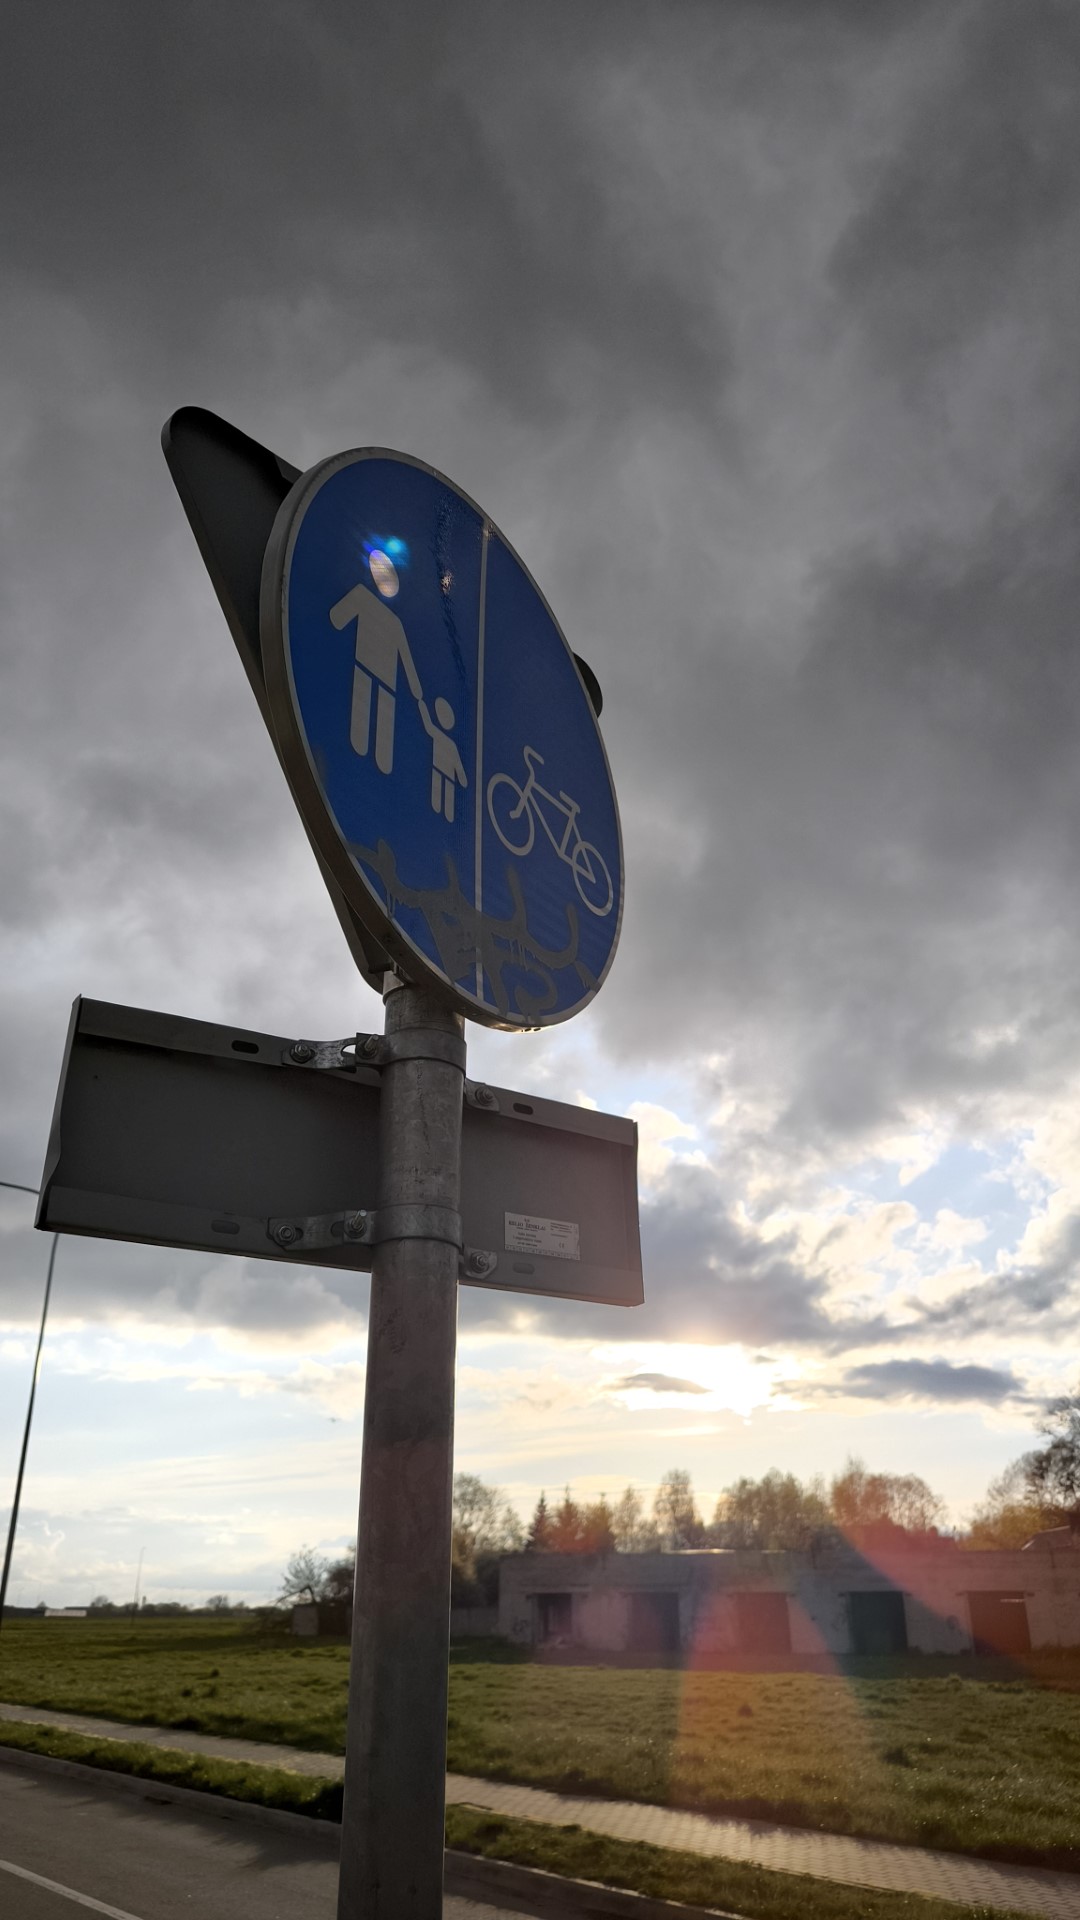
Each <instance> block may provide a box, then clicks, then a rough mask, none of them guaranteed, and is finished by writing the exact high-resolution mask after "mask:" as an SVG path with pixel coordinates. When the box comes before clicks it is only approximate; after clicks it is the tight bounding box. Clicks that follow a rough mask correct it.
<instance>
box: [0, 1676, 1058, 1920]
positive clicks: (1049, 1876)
mask: <svg viewBox="0 0 1080 1920" xmlns="http://www.w3.org/2000/svg"><path fill="white" fill-rule="evenodd" d="M0 1719H7V1720H24V1721H35V1722H37V1723H38V1724H39V1725H45V1726H51V1727H66V1728H69V1729H70V1730H71V1732H73V1733H86V1734H93V1735H96V1736H97V1737H98V1738H99V1739H105V1740H139V1741H143V1742H145V1743H146V1744H147V1745H149V1746H154V1747H172V1748H174V1749H178V1750H179V1751H181V1752H183V1753H205V1754H208V1755H213V1756H214V1757H215V1758H216V1759H219V1760H247V1761H249V1762H251V1764H252V1765H254V1766H260V1767H284V1768H286V1769H287V1770H288V1771H289V1772H290V1773H306V1774H312V1775H318V1776H319V1777H320V1778H322V1779H324V1780H325V1779H339V1778H340V1776H341V1774H342V1772H343V1770H344V1762H343V1760H342V1758H341V1755H340V1754H335V1753H307V1752H305V1751H304V1750H303V1749H302V1748H299V1747H284V1746H277V1745H271V1744H270V1743H269V1742H266V1741H259V1740H233V1739H225V1738H222V1737H220V1736H219V1735H215V1734H208V1733H185V1732H182V1731H180V1730H179V1729H178V1728H175V1727H141V1726H132V1725H131V1724H129V1723H128V1722H126V1721H121V1720H96V1719H90V1718H88V1716H87V1715H85V1714H81V1713H58V1712H56V1711H54V1710H53V1709H52V1708H48V1709H46V1708H43V1707H17V1706H8V1705H5V1704H3V1703H0ZM446 1797H447V1800H448V1801H449V1802H450V1803H451V1804H453V1805H456V1806H469V1807H479V1808H482V1809H483V1810H484V1811H485V1812H491V1813H502V1814H506V1815H508V1816H513V1817H515V1818H517V1819H522V1820H538V1821H542V1822H543V1823H544V1824H545V1825H547V1826H552V1827H564V1826H578V1827H584V1828H585V1829H586V1830H587V1831H588V1832H590V1833H604V1834H608V1835H610V1836H611V1837H612V1838H614V1839H618V1840H646V1841H649V1842H650V1843H651V1844H652V1845H653V1846H655V1847H674V1848H677V1849H679V1850H680V1851H682V1852H685V1853H697V1854H705V1855H708V1856H710V1857H712V1858H715V1859H723V1860H742V1861H746V1862H748V1863H750V1864H751V1865H753V1866H758V1867H771V1868H772V1869H773V1870H774V1871H776V1872H780V1873H803V1874H809V1875H810V1876H812V1877H813V1878H814V1879H818V1880H838V1881H842V1882H844V1883H845V1884H846V1885H848V1886H860V1887H881V1888H886V1889H889V1890H890V1891H892V1892H895V1893H924V1894H931V1895H935V1896H936V1897H937V1898H938V1899H940V1900H955V1901H957V1902H960V1903H963V1904H967V1905H971V1906H977V1905H979V1904H982V1905H985V1906H990V1907H1012V1908H1014V1909H1016V1910H1018V1911H1020V1912H1023V1913H1034V1914H1043V1915H1045V1916H1046V1920H1080V1875H1077V1874H1071V1873H1050V1872H1047V1871H1045V1870H1043V1869H1042V1868H1038V1867H1009V1866H999V1865H997V1864H996V1863H995V1862H993V1861H990V1860H978V1859H974V1858H972V1857H971V1856H970V1855H968V1854H961V1853H939V1852H932V1851H930V1849H928V1848H924V1847H902V1846H895V1845H892V1844H890V1843H887V1842H884V1841H880V1840H856V1839H852V1838H851V1837H850V1836H849V1835H847V1834H831V1833H817V1832H812V1831H810V1830H809V1829H808V1828H804V1827H778V1826H773V1825H772V1824H771V1823H770V1822H769V1821H766V1820H723V1819H713V1818H712V1817H711V1816H710V1815H708V1814H703V1813H681V1812H677V1811H673V1810H672V1809H670V1808H667V1807H651V1806H642V1805H641V1804H640V1803H639V1802H637V1801H633V1800H599V1799H575V1798H572V1797H571V1796H570V1795H569V1794H564V1793H548V1792H547V1791H546V1790H545V1789H543V1788H540V1787H516V1786H512V1785H509V1784H506V1783H504V1782H503V1781H499V1780H477V1779H474V1778H472V1777H471V1776H469V1775H466V1774H460V1773H451V1774H448V1775H447V1780H446Z"/></svg>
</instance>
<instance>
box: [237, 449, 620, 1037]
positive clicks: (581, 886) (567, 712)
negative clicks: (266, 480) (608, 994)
mask: <svg viewBox="0 0 1080 1920" xmlns="http://www.w3.org/2000/svg"><path fill="white" fill-rule="evenodd" d="M261 628H262V657H263V664H264V668H265V673H266V682H267V689H268V693H269V698H270V708H271V714H272V717H273V723H274V728H275V732H276V735H277V740H278V746H279V749H280V751H281V754H282V757H283V760H284V762H285V766H286V771H287V772H288V774H289V777H290V780H291V782H292V785H293V788H294V791H295V793H296V795H297V798H298V800H299V802H300V805H301V809H302V811H303V814H304V818H305V821H306V823H307V826H308V830H309V832H310V833H311V835H312V838H313V839H314V841H315V844H316V846H317V848H318V851H319V853H320V855H321V856H322V858H323V860H324V862H325V864H326V866H327V867H328V868H329V870H330V872H331V874H332V876H333V879H334V881H335V883H336V884H337V886H338V887H339V888H340V890H341V893H342V895H343V896H344V898H345V900H346V901H347V902H348V904H349V907H350V908H351V909H352V911H353V912H354V913H355V914H356V915H357V917H358V919H360V920H361V921H362V922H363V923H364V924H365V925H366V926H368V927H369V928H370V929H371V930H372V932H373V933H374V934H375V935H376V936H377V938H378V939H379V941H380V942H381V943H382V944H383V945H384V946H385V948H386V950H387V951H388V952H389V954H390V956H391V958H392V959H393V960H394V961H395V962H396V963H397V964H398V965H399V966H400V967H401V968H402V970H403V971H405V972H406V973H408V974H411V975H416V974H417V973H418V972H419V973H420V974H421V975H422V976H423V977H425V978H426V979H428V980H429V981H430V982H431V983H432V984H434V985H437V986H439V987H440V988H442V989H450V990H451V991H452V992H453V994H454V996H455V999H456V1000H457V1002H458V1004H459V1006H460V1007H461V1010H462V1011H463V1012H466V1013H468V1014H469V1015H470V1016H471V1017H472V1018H474V1019H479V1020H482V1021H485V1022H487V1023H488V1024H490V1025H493V1026H506V1027H535V1026H545V1025H548V1024H550V1023H552V1022H554V1021H559V1020H565V1019H567V1018H569V1017H570V1015H572V1014H574V1013H577V1012H579V1011H580V1010H581V1008H582V1007H584V1006H585V1005H586V1004H587V1003H588V1001H589V1000H591V998H592V997H593V995H594V994H595V993H596V991H597V989H598V988H599V986H600V984H601V983H602V981H603V979H604V977H605V975H606V973H607V971H608V968H609V967H610V965H611V961H612V958H613V955H614V952H615V946H616V943H617V940H618V935H619V926H620V921H621V914H622V848H621V841H620V834H619V820H618V813H617V809H616V804H615V796H614V791H613V788H612V783H611V776H610V773H609V771H608V765H607V758H606V755H605V752H604V747H603V742H602V740H601V738H600V733H599V729H598V727H597V724H596V716H595V713H594V712H593V708H592V704H591V702H590V698H589V694H588V692H587V690H586V686H585V683H584V681H583V679H582V677H581V674H580V673H579V671H578V667H577V665H576V663H575V659H574V655H573V654H572V653H571V651H570V648H569V647H568V645H567V643H566V641H565V639H564V638H563V635H562V633H561V632H560V630H559V627H558V626H557V624H556V622H555V619H554V617H553V616H552V613H551V611H550V609H549V608H548V606H547V604H546V602H545V601H544V599H543V596H542V595H541V594H540V592H539V590H538V589H537V587H536V586H535V584H534V583H533V581H532V579H531V578H530V576H529V574H528V573H527V572H526V570H525V568H524V566H523V565H522V563H521V561H520V560H519V559H518V557H517V555H516V554H515V553H514V551H513V549H512V548H511V547H510V545H509V543H508V542H507V541H506V540H505V538H504V537H503V535H502V534H501V533H500V532H499V531H498V529H497V528H496V527H494V526H493V525H492V523H491V521H490V520H488V519H487V518H486V516H485V515H484V514H483V513H481V511H480V509H479V508H478V507H477V506H475V504H474V503H473V502H472V501H471V500H470V499H469V498H468V496H467V495H465V494H463V493H462V492H461V491H460V490H459V489H458V488H457V487H455V486H453V485H452V483H451V482H450V481H448V480H445V479H444V478H443V477H442V476H441V475H440V474H437V473H435V472H434V471H433V470H432V469H431V468H430V467H425V466H422V465H421V464H420V463H419V462H417V461H414V460H410V459H408V458H406V457H405V456H404V455H402V454H393V453H388V452H383V451H378V450H376V451H358V452H353V453H345V454H338V455H336V456H335V457H334V458H332V459H330V460H325V461H323V462H322V463H321V465H319V466H316V467H313V468H312V469H311V470H310V472H308V473H306V474H304V475H303V476H301V478H300V479H299V480H298V481H297V482H296V484H295V485H294V486H293V488H292V490H291V491H290V493H289V494H288V496H287V497H286V499H285V501H284V502H283V504H282V507H281V509H280V511H279V513H278V516H277V520H276V523H275V526H274V531H273V534H272V536H271V540H270V543H269V546H268V549H267V556H266V561H265V564H264V569H263V589H262V612H261ZM540 770H542V778H541V773H540Z"/></svg>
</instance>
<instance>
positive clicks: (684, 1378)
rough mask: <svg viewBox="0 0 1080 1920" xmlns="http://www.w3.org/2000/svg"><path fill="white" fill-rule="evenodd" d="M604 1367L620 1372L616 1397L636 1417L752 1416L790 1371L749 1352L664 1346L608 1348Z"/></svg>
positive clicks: (734, 1348) (787, 1366)
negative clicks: (649, 1412)
mask: <svg viewBox="0 0 1080 1920" xmlns="http://www.w3.org/2000/svg"><path fill="white" fill-rule="evenodd" d="M600 1357H601V1358H602V1359H603V1360H604V1362H605V1364H608V1365H610V1366H612V1368H616V1367H617V1368H618V1375H617V1378H616V1381H615V1383H614V1384H613V1386H612V1392H613V1393H614V1395H615V1396H616V1398H617V1399H619V1400H620V1401H621V1402H622V1403H623V1405H624V1406H626V1407H628V1408H629V1409H631V1410H632V1411H634V1412H638V1411H640V1410H642V1409H644V1408H646V1407H664V1408H665V1409H670V1408H679V1409H681V1410H682V1411H683V1412H685V1413H688V1414H691V1413H692V1414H702V1413H706V1412H714V1413H737V1414H742V1415H746V1414H750V1413H753V1412H754V1410H755V1408H757V1407H763V1406H765V1405H766V1404H767V1403H768V1402H769V1401H770V1400H772V1399H773V1398H774V1394H775V1389H776V1386H777V1383H778V1381H779V1380H780V1379H782V1378H784V1377H787V1376H790V1373H791V1365H790V1363H789V1362H788V1361H786V1360H781V1359H777V1358H775V1357H774V1356H773V1355H768V1356H766V1355H764V1354H762V1355H757V1354H755V1353H753V1352H752V1351H748V1350H747V1348H746V1347H743V1346H737V1345H731V1346H678V1345H674V1344H668V1343H664V1344H660V1343H657V1344H655V1345H648V1346H634V1347H630V1348H627V1347H622V1346H620V1347H606V1348H603V1349H602V1350H601V1352H600Z"/></svg>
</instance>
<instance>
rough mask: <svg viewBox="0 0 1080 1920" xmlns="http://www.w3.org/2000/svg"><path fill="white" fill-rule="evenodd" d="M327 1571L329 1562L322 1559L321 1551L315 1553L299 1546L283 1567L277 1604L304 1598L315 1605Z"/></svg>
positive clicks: (285, 1603)
mask: <svg viewBox="0 0 1080 1920" xmlns="http://www.w3.org/2000/svg"><path fill="white" fill-rule="evenodd" d="M329 1571H330V1563H329V1561H328V1560H324V1558H323V1556H322V1554H321V1553H316V1552H315V1551H314V1550H313V1548H311V1547H301V1548H300V1550H299V1552H298V1553H294V1554H293V1555H292V1557H291V1559H290V1560H289V1562H288V1565H287V1566H286V1568H285V1572H284V1575H283V1577H282V1582H281V1590H280V1592H279V1594H278V1605H279V1606H287V1605H288V1603H289V1601H290V1600H294V1601H295V1600H305V1601H307V1602H308V1603H309V1605H311V1606H315V1605H316V1604H317V1602H318V1601H319V1600H320V1599H321V1598H322V1595H323V1589H324V1586H325V1583H326V1576H327V1574H328V1573H329Z"/></svg>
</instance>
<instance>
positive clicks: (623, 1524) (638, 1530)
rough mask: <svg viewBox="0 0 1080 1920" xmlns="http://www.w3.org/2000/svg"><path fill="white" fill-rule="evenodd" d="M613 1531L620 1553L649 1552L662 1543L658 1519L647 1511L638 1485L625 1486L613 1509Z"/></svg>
mask: <svg viewBox="0 0 1080 1920" xmlns="http://www.w3.org/2000/svg"><path fill="white" fill-rule="evenodd" d="M611 1531H612V1534H613V1535H614V1538H615V1546H616V1549H617V1551H618V1552H619V1553H649V1552H652V1551H655V1549H656V1548H657V1547H658V1546H659V1545H660V1531H659V1528H658V1527H657V1524H656V1521H655V1520H652V1519H649V1518H648V1517H647V1516H646V1513H645V1502H644V1501H643V1500H642V1497H641V1495H640V1493H639V1492H638V1490H637V1488H636V1487H625V1488H624V1489H623V1491H622V1493H620V1495H619V1497H618V1499H617V1500H616V1502H615V1505H614V1506H613V1508H612V1510H611Z"/></svg>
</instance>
